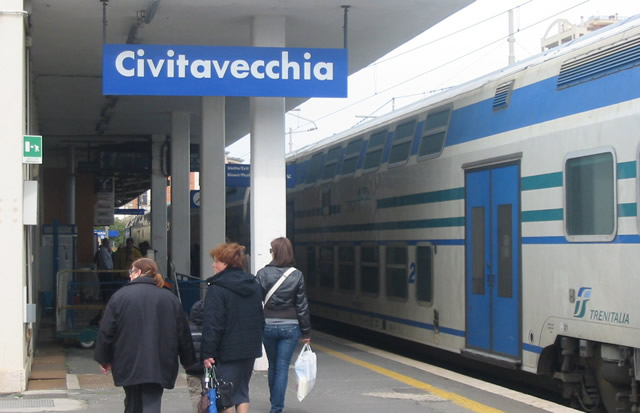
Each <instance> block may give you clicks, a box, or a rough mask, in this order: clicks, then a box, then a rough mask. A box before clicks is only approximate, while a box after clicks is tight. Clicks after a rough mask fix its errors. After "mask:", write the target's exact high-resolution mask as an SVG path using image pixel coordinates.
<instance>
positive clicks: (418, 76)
mask: <svg viewBox="0 0 640 413" xmlns="http://www.w3.org/2000/svg"><path fill="white" fill-rule="evenodd" d="M530 1H533V0H530ZM590 1H591V0H583V1H581V2H580V3H577V4H575V5H573V6H571V7H568V8H566V9H564V10H561V11H559V12H557V13H554V14H553V15H550V16H547V17H545V18H543V19H540V20H538V21H537V22H535V23H532V24H530V25H528V26H526V27H524V28H522V29H521V30H520V31H524V30H527V29H530V28H531V27H534V26H537V25H538V24H540V23H542V22H544V21H546V20H549V19H551V18H553V17H556V16H558V15H560V14H562V13H566V12H568V11H570V10H572V9H575V8H576V7H579V6H581V5H583V4H585V3H588V2H590ZM503 13H505V12H503ZM475 25H476V24H474V25H472V26H469V27H473V26H475ZM508 37H509V35H506V36H502V37H500V38H498V39H496V40H494V41H491V42H489V43H487V44H485V45H484V46H481V47H478V48H476V49H474V50H472V51H470V52H467V53H465V54H463V55H461V56H458V57H456V58H454V59H451V60H449V61H447V62H445V63H443V64H441V65H439V66H436V67H434V68H431V69H429V70H426V71H424V72H422V73H419V74H417V75H415V76H413V77H411V78H409V79H405V80H403V81H401V82H399V83H396V84H395V85H392V86H389V87H387V88H386V89H383V90H382V91H379V92H377V94H375V95H369V96H366V97H364V98H362V99H360V100H357V101H355V102H352V103H350V104H348V105H346V106H343V107H342V108H339V109H337V110H335V111H333V112H329V113H327V114H325V115H323V116H321V117H319V118H317V119H316V120H315V121H316V122H319V121H321V120H322V119H326V118H328V117H330V116H333V115H335V114H336V113H339V112H342V111H343V110H345V109H349V108H351V107H353V106H355V105H358V104H360V103H363V102H365V101H367V100H369V99H371V98H372V97H374V96H377V95H379V94H382V93H385V92H387V91H389V90H391V89H395V88H396V87H398V86H402V85H404V84H406V83H409V82H411V81H413V80H415V79H418V78H420V77H422V76H424V75H426V74H429V73H431V72H433V71H435V70H438V69H441V68H443V67H445V66H447V65H449V64H451V63H453V62H456V61H458V60H461V59H463V58H465V57H467V56H469V55H471V54H473V53H476V52H478V51H480V50H482V49H485V48H487V47H489V46H492V45H494V44H496V43H498V42H501V41H503V40H505V39H506V38H508Z"/></svg>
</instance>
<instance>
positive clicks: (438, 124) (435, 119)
mask: <svg viewBox="0 0 640 413" xmlns="http://www.w3.org/2000/svg"><path fill="white" fill-rule="evenodd" d="M450 112H451V110H450V109H446V110H443V111H441V112H435V113H430V114H429V116H427V121H426V122H425V125H424V130H432V129H437V128H442V127H444V126H447V125H448V124H449V113H450Z"/></svg>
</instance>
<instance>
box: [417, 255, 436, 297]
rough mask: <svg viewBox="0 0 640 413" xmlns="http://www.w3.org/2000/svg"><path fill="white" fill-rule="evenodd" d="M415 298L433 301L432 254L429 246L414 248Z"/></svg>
mask: <svg viewBox="0 0 640 413" xmlns="http://www.w3.org/2000/svg"><path fill="white" fill-rule="evenodd" d="M416 298H417V299H418V301H425V302H429V303H430V302H432V301H433V254H432V248H431V246H419V247H417V248H416Z"/></svg>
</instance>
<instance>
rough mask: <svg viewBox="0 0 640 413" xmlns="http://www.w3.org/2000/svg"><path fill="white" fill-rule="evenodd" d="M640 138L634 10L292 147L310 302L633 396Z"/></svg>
mask: <svg viewBox="0 0 640 413" xmlns="http://www.w3.org/2000/svg"><path fill="white" fill-rule="evenodd" d="M639 143H640V18H638V17H635V18H631V19H628V20H626V21H624V22H621V23H619V24H616V25H613V26H609V27H608V28H605V29H601V30H599V31H596V32H593V33H591V34H589V35H586V36H584V37H582V38H580V39H579V40H576V41H573V42H571V43H568V44H565V45H564V46H561V47H559V48H556V49H552V50H549V51H547V52H545V53H544V54H542V55H539V56H536V57H533V58H530V59H528V60H526V61H523V62H520V63H517V64H515V65H512V66H509V67H507V68H505V69H503V70H500V71H498V72H495V73H492V74H490V75H487V76H485V77H482V78H480V79H477V80H474V81H471V82H468V83H466V84H464V85H461V86H459V87H456V88H453V89H450V90H448V91H446V92H444V93H441V94H439V95H437V96H433V97H430V98H427V99H425V100H423V101H420V102H418V103H416V104H413V105H412V106H409V107H406V108H404V109H401V110H398V111H396V112H393V113H391V114H389V115H385V116H384V117H381V118H378V119H376V120H373V121H371V122H369V123H367V124H363V125H359V126H358V127H356V128H354V129H352V130H349V131H346V132H344V133H342V134H340V135H337V136H334V137H332V138H329V139H326V140H324V141H322V142H320V143H318V144H315V145H314V146H312V147H309V148H307V149H304V150H300V151H298V152H297V153H294V154H292V155H290V156H289V157H288V158H287V163H288V165H295V167H294V170H295V179H296V185H295V188H290V189H288V199H287V209H288V230H289V231H288V232H289V236H290V237H291V238H292V240H293V242H294V245H295V252H296V261H297V264H298V267H299V268H300V269H301V270H302V271H303V272H304V274H305V276H306V284H307V289H308V296H309V300H310V305H311V312H312V314H314V315H315V316H320V317H323V318H327V319H331V320H336V321H340V322H343V323H347V324H352V325H356V326H359V327H364V328H367V329H371V330H374V331H378V332H382V333H386V334H389V335H393V336H397V337H402V338H405V339H409V340H413V341H416V342H419V343H424V344H426V345H429V346H434V347H438V348H440V349H444V350H449V351H452V352H456V353H461V354H462V355H464V356H467V357H470V358H474V359H479V360H482V361H484V362H487V363H493V364H499V365H502V366H510V367H512V368H514V369H520V370H523V371H527V372H533V373H537V374H546V375H550V376H552V377H553V378H555V379H557V380H558V381H559V382H561V383H562V385H563V390H564V395H565V397H567V398H573V399H574V400H575V401H576V402H577V403H579V404H580V405H582V407H583V408H585V409H594V408H595V409H601V410H606V411H609V412H614V411H615V409H616V408H624V409H625V411H632V410H631V409H632V407H635V408H636V409H637V408H638V407H639V402H638V396H639V395H638V381H637V380H638V379H640V350H639V348H640V305H639V304H638V298H637V297H636V294H637V293H638V292H639V291H640V237H639V235H638V228H639V221H638V202H639V201H638V190H639V187H638V179H637V177H638V165H639V156H640V153H639ZM616 394H618V396H619V397H618V398H617V397H616ZM617 399H619V400H617ZM633 411H637V410H633Z"/></svg>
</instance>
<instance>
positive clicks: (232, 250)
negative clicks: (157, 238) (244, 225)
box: [209, 242, 245, 269]
mask: <svg viewBox="0 0 640 413" xmlns="http://www.w3.org/2000/svg"><path fill="white" fill-rule="evenodd" d="M244 250H245V247H243V246H242V245H240V244H238V243H237V242H230V243H225V244H220V245H218V246H217V247H215V248H214V249H212V250H211V251H209V254H210V255H211V258H213V259H214V260H216V261H219V262H221V263H223V264H227V267H229V268H239V269H243V268H244Z"/></svg>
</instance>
